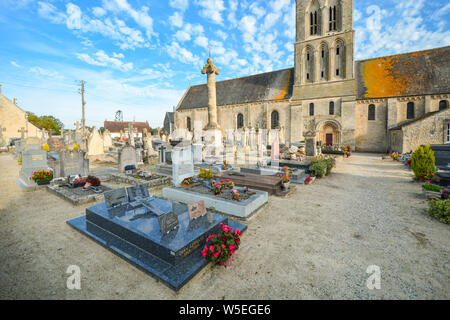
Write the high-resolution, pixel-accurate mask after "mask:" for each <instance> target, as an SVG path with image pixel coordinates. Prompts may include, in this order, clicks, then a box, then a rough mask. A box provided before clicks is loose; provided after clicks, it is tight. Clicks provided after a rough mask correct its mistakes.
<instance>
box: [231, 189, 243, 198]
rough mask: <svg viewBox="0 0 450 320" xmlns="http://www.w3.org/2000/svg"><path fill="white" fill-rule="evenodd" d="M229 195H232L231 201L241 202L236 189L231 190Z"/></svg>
mask: <svg viewBox="0 0 450 320" xmlns="http://www.w3.org/2000/svg"><path fill="white" fill-rule="evenodd" d="M231 193H232V194H233V200H235V201H241V196H240V195H239V191H238V190H237V189H233V190H231Z"/></svg>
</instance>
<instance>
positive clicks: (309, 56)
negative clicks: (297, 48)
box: [305, 47, 314, 82]
mask: <svg viewBox="0 0 450 320" xmlns="http://www.w3.org/2000/svg"><path fill="white" fill-rule="evenodd" d="M305 78H306V79H305V81H306V82H313V81H314V50H313V49H312V48H311V47H308V48H307V49H306V54H305Z"/></svg>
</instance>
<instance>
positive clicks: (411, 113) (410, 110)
mask: <svg viewBox="0 0 450 320" xmlns="http://www.w3.org/2000/svg"><path fill="white" fill-rule="evenodd" d="M406 118H407V119H414V118H415V110H414V102H408V104H407V106H406Z"/></svg>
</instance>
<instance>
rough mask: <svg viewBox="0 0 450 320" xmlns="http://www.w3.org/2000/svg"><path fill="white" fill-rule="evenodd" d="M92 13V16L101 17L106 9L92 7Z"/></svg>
mask: <svg viewBox="0 0 450 320" xmlns="http://www.w3.org/2000/svg"><path fill="white" fill-rule="evenodd" d="M92 13H93V14H94V16H96V17H98V18H101V17H103V16H104V15H105V14H106V10H105V9H103V8H101V7H94V8H93V9H92Z"/></svg>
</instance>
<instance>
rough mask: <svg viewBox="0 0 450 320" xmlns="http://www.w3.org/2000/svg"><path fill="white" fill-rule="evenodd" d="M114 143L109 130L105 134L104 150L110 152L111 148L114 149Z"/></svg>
mask: <svg viewBox="0 0 450 320" xmlns="http://www.w3.org/2000/svg"><path fill="white" fill-rule="evenodd" d="M112 146H113V141H112V138H111V132H109V130H108V129H106V130H105V132H104V133H103V150H105V151H108V150H109V148H112Z"/></svg>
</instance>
